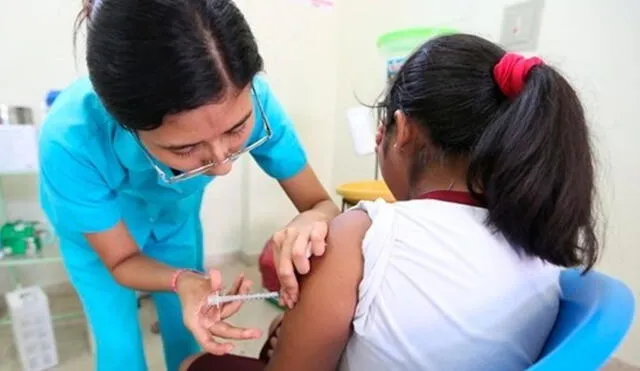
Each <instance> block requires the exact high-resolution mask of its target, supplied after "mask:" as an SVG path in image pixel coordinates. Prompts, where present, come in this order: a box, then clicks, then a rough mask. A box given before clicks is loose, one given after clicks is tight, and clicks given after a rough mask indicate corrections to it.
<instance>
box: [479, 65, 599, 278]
mask: <svg viewBox="0 0 640 371" xmlns="http://www.w3.org/2000/svg"><path fill="white" fill-rule="evenodd" d="M505 58H507V59H509V58H512V57H511V56H510V55H506V56H504V57H503V59H502V60H501V61H500V63H503V61H504V60H505ZM520 58H521V57H520ZM512 62H513V60H512ZM520 62H521V63H520V66H522V65H523V63H525V62H529V65H528V66H526V67H527V68H522V69H520V70H518V71H520V74H521V76H520V77H519V79H520V80H518V78H515V79H514V75H513V71H511V72H512V73H510V74H503V77H504V76H505V75H506V76H507V78H506V79H505V78H502V79H501V77H500V75H501V74H500V73H499V71H498V66H496V69H494V79H495V81H496V83H497V86H498V87H499V90H500V92H501V93H502V96H503V98H504V99H503V100H502V103H500V106H501V109H500V110H499V111H498V112H500V113H499V114H498V115H496V117H495V119H494V120H493V121H492V122H491V123H489V124H488V126H487V127H486V128H485V130H483V132H482V134H481V135H480V136H479V138H478V139H477V141H476V143H475V145H474V146H473V148H472V149H471V152H470V154H469V171H468V178H467V181H468V186H469V189H470V190H471V191H472V193H473V194H474V196H475V197H477V198H479V199H481V200H482V201H483V202H484V203H485V205H486V206H487V208H488V211H489V223H490V225H491V226H493V227H494V228H495V229H496V230H498V231H500V232H501V233H502V234H503V235H504V236H505V238H506V239H507V240H509V242H510V243H511V244H512V245H514V246H515V247H516V248H519V249H522V251H523V252H524V253H526V254H528V255H531V256H537V257H540V258H542V259H544V260H546V261H548V262H550V263H553V264H556V265H560V266H564V267H569V266H576V265H582V266H585V267H586V269H585V271H586V270H589V269H590V268H591V267H592V266H593V265H594V264H595V262H596V260H597V257H598V250H599V244H598V240H597V238H596V234H595V231H594V230H595V221H594V215H593V214H594V210H593V206H592V205H593V203H594V198H595V186H594V182H595V180H594V177H595V174H594V164H593V154H592V150H591V145H590V139H589V130H588V126H587V123H586V119H585V115H584V110H583V108H582V105H581V103H580V101H579V99H578V97H577V95H576V92H575V91H574V90H573V89H572V88H571V86H570V85H569V84H568V82H567V81H566V80H565V79H564V78H563V77H562V76H561V75H560V74H559V73H558V72H556V70H554V69H553V68H551V67H549V66H547V65H544V64H542V63H541V61H540V60H531V59H529V60H524V61H522V60H520ZM516 74H517V71H516ZM516 77H517V76H516ZM505 81H509V82H511V83H513V82H514V81H516V82H517V81H521V82H522V86H520V87H518V86H516V89H515V90H514V89H511V90H509V89H508V88H505V83H504V82H505ZM516 85H517V83H516ZM511 88H513V86H512V85H511ZM518 88H519V89H518Z"/></svg>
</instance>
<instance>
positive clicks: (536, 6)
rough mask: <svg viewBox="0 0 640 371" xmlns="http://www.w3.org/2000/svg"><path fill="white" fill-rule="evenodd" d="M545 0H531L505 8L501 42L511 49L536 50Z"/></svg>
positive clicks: (521, 50) (519, 50)
mask: <svg viewBox="0 0 640 371" xmlns="http://www.w3.org/2000/svg"><path fill="white" fill-rule="evenodd" d="M543 8H544V0H529V1H526V2H522V3H518V4H513V5H510V6H507V7H506V8H504V12H503V16H502V29H501V32H500V44H502V46H503V47H504V48H505V49H507V50H509V51H518V52H526V51H534V50H535V49H536V48H537V46H538V35H539V34H540V23H541V20H542V11H543Z"/></svg>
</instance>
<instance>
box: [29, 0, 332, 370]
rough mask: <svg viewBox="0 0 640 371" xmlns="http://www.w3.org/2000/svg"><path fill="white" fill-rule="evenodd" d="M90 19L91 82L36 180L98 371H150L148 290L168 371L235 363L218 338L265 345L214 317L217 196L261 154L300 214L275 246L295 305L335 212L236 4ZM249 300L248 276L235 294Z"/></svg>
mask: <svg viewBox="0 0 640 371" xmlns="http://www.w3.org/2000/svg"><path fill="white" fill-rule="evenodd" d="M84 18H86V19H87V24H88V32H87V38H88V39H87V65H88V69H89V77H88V78H81V79H79V80H78V81H76V82H74V83H73V84H71V85H70V86H69V87H67V88H66V89H65V90H64V91H63V92H62V94H61V95H60V96H59V97H58V98H57V100H56V102H55V103H54V105H53V107H52V108H51V110H50V112H49V115H48V117H47V119H46V121H45V123H44V125H43V127H42V132H41V138H40V156H41V174H40V175H41V201H42V205H43V208H44V210H45V212H46V215H47V216H48V218H49V219H50V221H51V223H52V224H53V226H54V228H55V229H56V231H57V233H58V235H59V236H60V248H61V252H62V256H63V258H64V263H65V267H66V269H67V271H68V273H69V276H70V279H71V282H72V283H73V285H74V287H75V289H76V290H77V292H78V294H79V296H80V299H81V301H82V304H83V306H84V310H85V312H86V314H87V317H88V320H89V324H90V328H91V331H92V333H93V335H94V339H95V344H96V351H97V355H96V368H97V370H99V371H111V370H114V371H115V370H118V371H122V370H127V371H139V370H146V369H147V364H146V361H145V357H144V351H143V343H142V336H141V330H140V324H139V321H138V312H137V308H136V291H145V292H151V293H152V296H153V299H154V301H155V305H156V308H157V312H158V318H159V323H160V332H161V334H162V339H163V343H164V350H165V360H166V366H167V369H168V370H170V371H173V370H177V369H178V365H179V364H180V362H181V361H182V360H183V359H185V358H186V357H187V356H189V355H191V354H194V353H196V352H197V351H198V348H199V347H202V348H204V350H206V351H209V352H211V353H214V354H224V353H227V352H229V351H231V350H232V347H233V346H232V343H231V342H230V341H229V340H220V339H252V338H256V337H257V336H259V335H260V334H259V332H258V331H257V330H255V329H241V328H236V327H234V326H232V325H231V324H229V323H227V322H225V319H226V318H228V317H229V316H231V315H232V314H234V313H235V312H236V311H237V310H238V309H239V304H228V305H226V306H223V307H222V308H220V309H219V310H218V309H217V308H209V309H207V308H206V307H203V305H202V304H203V301H204V298H205V297H206V296H207V295H209V294H211V293H212V292H215V291H218V290H221V280H222V278H221V277H220V273H219V272H217V271H211V272H208V273H204V272H202V270H203V266H202V256H203V250H202V228H215V227H216V226H215V225H204V226H203V225H202V224H201V221H200V219H199V212H200V206H201V202H202V196H203V192H204V189H205V187H206V186H207V185H208V184H209V183H210V182H211V181H213V180H214V179H215V177H217V176H223V175H226V174H227V173H229V172H230V171H231V170H232V168H233V165H234V160H236V159H237V158H238V157H240V156H245V155H250V156H252V157H253V158H254V159H255V160H256V161H257V163H258V164H259V165H260V167H261V168H262V169H263V170H264V171H265V172H266V173H267V174H269V175H270V176H271V177H272V178H273V179H274V180H275V181H277V182H279V183H280V185H281V186H282V188H283V189H284V191H285V192H286V193H287V195H288V196H289V198H290V199H291V201H292V202H293V203H294V204H295V206H296V207H297V209H298V210H299V211H300V214H299V215H298V216H297V217H296V218H295V219H294V220H293V221H291V223H290V224H289V225H287V226H285V227H284V228H283V230H282V231H279V232H276V233H275V234H274V236H273V237H272V240H271V242H272V244H273V246H274V251H275V252H276V256H277V262H278V270H279V274H280V277H281V283H282V286H283V290H284V292H283V298H284V301H285V302H286V303H287V304H289V305H291V304H292V303H294V302H295V300H296V297H295V294H293V293H295V292H297V282H296V279H295V273H296V272H297V273H302V274H304V273H306V272H307V271H308V270H309V262H308V254H309V252H310V253H311V254H315V255H320V254H322V253H323V252H324V237H325V235H326V221H327V220H329V219H330V218H332V217H333V216H335V215H336V214H337V213H338V209H337V207H336V206H335V205H334V204H333V202H332V201H330V198H329V196H328V195H327V192H326V191H325V190H324V189H323V187H322V186H321V184H320V182H319V181H318V179H317V178H316V176H315V175H314V172H313V170H312V169H311V167H310V166H309V165H308V163H307V159H306V157H305V152H304V150H303V148H302V146H301V144H300V142H299V140H298V137H297V136H296V133H295V131H294V127H293V124H292V122H291V120H290V119H289V117H288V116H287V114H286V113H285V111H284V110H283V108H282V107H281V105H280V103H279V102H278V100H277V98H276V97H275V96H274V94H273V92H272V90H271V89H270V87H269V85H268V84H267V82H266V81H265V80H264V79H263V78H261V77H260V76H259V73H260V72H261V71H262V69H263V62H262V58H261V56H260V54H259V52H258V47H257V45H256V41H255V39H254V37H253V35H252V33H251V30H250V28H249V26H248V25H247V23H246V21H245V19H244V17H243V15H242V14H241V13H240V11H239V10H238V9H237V8H236V6H235V5H234V4H233V3H232V1H231V0H147V1H131V0H103V1H85V9H84V10H83V12H81V15H80V18H79V23H78V24H80V22H82V20H83V19H84ZM292 52H295V51H292ZM291 83H292V84H295V81H291ZM248 290H249V282H248V281H246V280H244V279H243V278H242V277H239V278H238V279H236V280H235V282H234V283H233V284H232V285H230V287H229V291H230V292H232V293H238V292H240V293H242V292H247V291H248ZM216 339H217V340H216Z"/></svg>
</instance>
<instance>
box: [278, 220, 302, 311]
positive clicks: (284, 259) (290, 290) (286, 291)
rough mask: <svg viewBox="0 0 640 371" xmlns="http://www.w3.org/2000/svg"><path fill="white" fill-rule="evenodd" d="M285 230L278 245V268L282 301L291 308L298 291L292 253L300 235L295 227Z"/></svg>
mask: <svg viewBox="0 0 640 371" xmlns="http://www.w3.org/2000/svg"><path fill="white" fill-rule="evenodd" d="M285 231H286V233H285V239H284V241H283V242H282V244H281V245H280V246H276V250H280V256H279V258H278V260H277V261H278V263H277V264H278V265H277V267H276V269H277V271H278V279H279V280H280V292H281V295H280V302H281V303H282V304H284V305H286V306H287V307H289V308H293V304H294V303H295V298H294V297H295V295H296V294H297V291H298V281H297V279H296V275H295V271H294V268H293V261H292V258H293V257H292V256H291V254H292V249H293V245H294V243H295V241H296V239H297V237H298V231H297V230H296V229H293V228H287V229H286V230H285Z"/></svg>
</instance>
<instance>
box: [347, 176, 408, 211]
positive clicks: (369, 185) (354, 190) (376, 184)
mask: <svg viewBox="0 0 640 371" xmlns="http://www.w3.org/2000/svg"><path fill="white" fill-rule="evenodd" d="M336 192H337V193H338V194H339V195H340V196H342V209H343V210H344V209H345V206H347V205H351V206H353V205H355V204H357V203H358V202H360V201H375V200H377V199H379V198H381V199H383V200H385V201H387V202H394V201H395V198H394V197H393V195H392V194H391V191H390V190H389V188H388V187H387V185H386V183H385V182H384V181H382V180H363V181H358V182H349V183H344V184H342V185H340V186H338V188H337V189H336Z"/></svg>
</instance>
